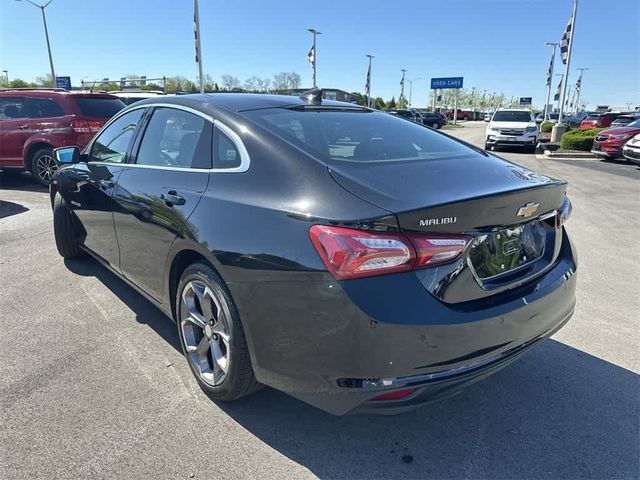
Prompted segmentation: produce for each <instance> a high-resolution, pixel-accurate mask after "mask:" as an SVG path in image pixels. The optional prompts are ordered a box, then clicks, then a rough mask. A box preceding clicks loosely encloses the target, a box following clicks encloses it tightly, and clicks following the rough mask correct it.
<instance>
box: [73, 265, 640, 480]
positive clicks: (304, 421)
mask: <svg viewBox="0 0 640 480" xmlns="http://www.w3.org/2000/svg"><path fill="white" fill-rule="evenodd" d="M65 265H66V266H67V268H69V270H71V271H72V272H74V273H76V274H78V275H83V276H93V277H96V278H97V279H98V280H100V281H101V282H102V283H103V284H104V285H105V286H106V287H107V288H109V290H111V291H112V292H113V293H114V294H115V295H116V296H117V297H118V298H119V299H120V300H121V301H122V302H124V303H125V304H126V305H127V306H128V307H129V308H130V309H131V310H132V311H133V312H135V314H136V319H137V321H138V322H140V323H144V324H146V325H148V326H149V327H150V328H151V329H152V330H154V331H155V332H156V333H157V334H158V335H160V336H161V337H162V338H163V339H164V340H165V341H166V342H167V343H169V344H170V345H171V346H173V347H174V348H175V349H176V350H177V351H179V352H181V348H180V344H179V339H178V336H177V332H176V328H175V326H174V324H173V322H171V321H170V320H169V319H167V318H166V317H165V316H164V314H162V313H161V312H160V311H159V310H158V309H157V308H156V307H155V306H153V305H152V304H151V303H150V302H149V301H147V300H146V299H144V298H143V297H142V296H141V295H139V294H138V293H137V292H135V291H134V290H133V289H132V288H131V287H129V286H128V285H127V284H126V283H125V282H124V281H122V280H120V279H119V278H118V277H116V276H115V275H114V274H113V273H111V272H110V271H109V270H108V269H106V268H105V267H103V266H101V265H100V264H98V263H97V262H96V261H94V260H90V259H79V260H65ZM639 387H640V376H639V375H637V374H635V373H633V372H631V371H629V370H626V369H624V368H621V367H619V366H616V365H614V364H611V363H609V362H606V361H604V360H601V359H599V358H597V357H595V356H592V355H589V354H587V353H585V352H582V351H580V350H577V349H575V348H572V347H570V346H568V345H565V344H563V343H560V342H558V341H555V340H547V341H546V342H544V343H543V344H542V345H540V346H539V347H537V348H536V349H534V350H533V351H531V352H530V353H529V354H528V355H526V356H525V357H524V358H523V359H521V360H519V361H518V362H516V363H515V364H513V365H511V366H509V367H507V368H505V369H504V370H502V371H500V372H498V373H497V374H495V375H493V376H492V377H490V378H488V379H486V380H484V381H482V382H479V383H477V384H475V385H473V386H472V387H471V388H469V389H467V390H465V391H463V392H462V393H460V394H459V395H457V396H455V397H452V398H449V399H446V400H442V401H439V402H435V403H432V404H430V405H427V406H426V407H423V408H421V409H419V410H417V411H414V412H410V413H406V414H404V415H399V416H391V417H385V416H364V415H363V416H357V415H353V416H344V417H335V416H332V415H329V414H327V413H324V412H322V411H320V410H318V409H316V408H313V407H311V406H308V405H306V404H305V403H303V402H300V401H298V400H296V399H294V398H292V397H290V396H288V395H285V394H284V393H281V392H278V391H276V390H274V389H271V388H264V389H262V390H260V391H258V392H256V393H254V394H253V395H251V396H249V397H246V398H243V399H241V400H238V401H236V402H233V403H217V406H218V407H219V408H221V409H222V410H223V411H224V412H225V413H226V414H227V415H229V417H230V418H232V419H233V420H234V421H236V422H237V423H238V424H239V425H241V426H242V427H243V428H244V429H246V430H247V431H249V432H251V433H252V434H253V435H255V436H256V437H257V438H258V439H260V440H261V441H262V442H264V443H265V444H267V445H269V446H270V447H271V448H273V449H274V450H276V451H277V452H279V453H280V454H282V455H284V456H286V457H287V458H289V459H291V460H292V461H294V462H296V463H298V464H300V465H302V466H304V467H306V468H307V469H309V470H310V471H311V472H312V473H313V474H314V475H316V476H318V477H320V478H326V479H332V478H348V479H373V478H394V479H395V478H405V479H416V478H437V479H453V478H491V479H511V478H519V479H531V480H534V479H536V480H537V479H557V478H597V479H604V478H620V479H621V478H638V477H639V476H640V453H639V450H638V445H639V444H640V431H639V424H638V418H639V416H640V406H639V405H640V403H639V401H638V400H639V391H640V390H639ZM212 433H215V432H212Z"/></svg>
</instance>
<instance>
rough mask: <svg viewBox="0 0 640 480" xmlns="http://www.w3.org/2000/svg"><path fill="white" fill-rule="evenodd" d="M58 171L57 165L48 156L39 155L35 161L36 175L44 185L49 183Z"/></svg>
mask: <svg viewBox="0 0 640 480" xmlns="http://www.w3.org/2000/svg"><path fill="white" fill-rule="evenodd" d="M57 171H58V164H57V163H56V161H55V159H54V158H53V157H52V156H51V155H48V154H44V155H40V156H39V157H38V160H37V161H36V174H37V175H38V177H40V179H41V180H42V181H43V182H45V183H51V179H52V178H53V174H54V173H56V172H57Z"/></svg>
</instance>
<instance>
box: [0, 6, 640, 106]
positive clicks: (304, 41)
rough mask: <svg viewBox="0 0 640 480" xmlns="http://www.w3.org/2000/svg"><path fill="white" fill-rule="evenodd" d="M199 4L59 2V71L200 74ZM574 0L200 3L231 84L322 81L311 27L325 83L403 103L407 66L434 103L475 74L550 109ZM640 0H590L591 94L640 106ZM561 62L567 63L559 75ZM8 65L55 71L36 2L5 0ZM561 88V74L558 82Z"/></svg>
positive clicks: (0, 9)
mask: <svg viewBox="0 0 640 480" xmlns="http://www.w3.org/2000/svg"><path fill="white" fill-rule="evenodd" d="M192 6H193V2H192V0H155V1H144V0H127V1H125V0H101V1H93V0H82V1H81V0H53V3H52V4H51V5H50V6H49V7H48V8H47V21H48V24H49V32H50V36H51V43H52V50H53V56H54V62H55V66H56V73H57V74H58V75H70V76H71V77H72V81H73V83H74V84H79V83H80V80H81V79H82V78H83V77H86V78H85V80H94V79H101V78H103V77H109V78H112V79H119V78H120V77H121V76H124V75H126V74H138V75H146V76H147V77H155V76H162V75H167V76H171V75H183V76H186V77H189V78H192V79H195V77H196V75H197V67H196V65H195V62H194V46H193V33H192V28H193V13H192V12H193V10H192ZM571 8H572V0H438V1H427V0H422V1H402V0H398V1H396V2H389V1H374V0H368V1H359V0H354V1H345V2H336V1H334V0H331V1H329V0H324V1H316V2H306V3H305V2H300V1H299V0H296V1H293V0H278V1H270V0H261V1H253V0H245V1H243V2H229V1H220V0H200V18H201V35H202V49H203V62H204V69H205V72H206V73H209V74H211V75H212V76H213V77H214V78H215V79H217V80H219V78H220V76H221V75H222V74H225V73H229V74H232V75H234V76H237V77H238V78H240V79H241V80H244V79H246V78H247V77H250V76H252V75H257V76H261V77H271V76H272V75H273V74H274V73H277V72H280V71H296V72H298V73H299V74H300V75H301V76H302V83H303V86H306V85H311V82H312V75H311V68H310V65H309V63H308V62H307V59H306V55H307V52H308V51H309V48H310V45H311V35H310V34H309V33H308V32H307V28H309V27H314V28H316V29H318V30H320V31H321V32H322V33H323V35H321V36H319V37H318V52H317V53H318V84H319V85H320V86H324V87H337V88H342V89H344V90H349V91H364V83H365V74H366V68H367V58H366V57H365V54H367V53H371V54H373V55H375V57H376V58H375V59H374V64H373V75H372V95H374V96H382V97H384V98H385V99H388V98H390V97H391V96H392V95H395V97H396V98H397V97H398V94H399V90H400V86H399V80H400V75H401V73H400V69H401V68H405V69H407V70H408V73H407V78H417V77H422V78H423V80H418V81H416V82H414V88H413V105H414V106H423V105H425V104H426V99H427V94H428V86H429V82H428V79H429V78H431V77H438V76H464V77H465V87H469V88H470V87H476V88H477V89H479V90H480V91H482V90H484V89H486V90H487V91H488V92H494V91H495V92H504V93H505V94H506V95H507V97H509V96H516V97H519V96H532V97H533V101H534V104H536V105H539V106H542V105H543V103H544V96H545V93H546V92H545V78H546V69H547V65H548V61H549V56H550V48H549V47H546V46H545V45H544V43H545V42H547V41H559V40H560V37H561V36H562V33H563V31H564V28H565V25H566V22H567V20H568V19H569V16H570V14H571ZM639 25H640V1H638V0H607V1H604V0H580V4H579V9H578V17H577V25H576V36H575V44H574V56H573V58H572V69H571V72H570V75H571V76H570V82H569V83H570V84H571V83H574V82H575V79H576V78H577V72H576V71H575V68H576V67H588V68H590V70H589V71H587V72H585V78H584V81H583V98H585V99H587V100H588V102H589V104H590V105H591V106H592V107H593V106H594V105H595V104H610V105H616V106H623V105H626V104H627V103H628V102H631V103H635V104H636V105H637V104H638V102H639V101H640V100H639V99H640V70H639V68H640V65H639V57H640V29H639ZM560 65H561V63H560V62H559V61H557V62H556V72H559V66H560ZM0 70H8V71H9V75H10V77H11V78H15V77H19V78H23V79H26V80H32V79H33V78H34V77H36V76H38V75H42V74H44V73H46V72H48V71H49V63H48V59H47V53H46V47H45V42H44V33H43V27H42V19H41V16H40V12H39V10H37V9H36V8H34V7H33V6H31V5H29V4H28V3H26V2H24V1H22V2H16V1H14V0H0ZM554 82H557V79H555V80H554Z"/></svg>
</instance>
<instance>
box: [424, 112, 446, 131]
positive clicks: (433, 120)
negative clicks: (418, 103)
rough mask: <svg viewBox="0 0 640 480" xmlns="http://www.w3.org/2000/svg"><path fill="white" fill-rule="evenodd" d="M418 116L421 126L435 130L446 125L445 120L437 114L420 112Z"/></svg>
mask: <svg viewBox="0 0 640 480" xmlns="http://www.w3.org/2000/svg"><path fill="white" fill-rule="evenodd" d="M419 115H420V117H421V121H422V124H423V125H425V126H427V127H431V128H433V129H436V130H437V129H439V128H442V126H443V125H446V124H447V120H446V119H445V118H444V117H443V116H442V115H440V114H439V113H437V112H421V113H420V114H419Z"/></svg>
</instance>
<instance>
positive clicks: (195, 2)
mask: <svg viewBox="0 0 640 480" xmlns="http://www.w3.org/2000/svg"><path fill="white" fill-rule="evenodd" d="M193 24H194V25H193V29H194V34H195V37H196V62H197V63H198V75H199V76H200V93H204V77H203V75H202V49H201V48H200V12H199V8H198V0H193Z"/></svg>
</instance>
